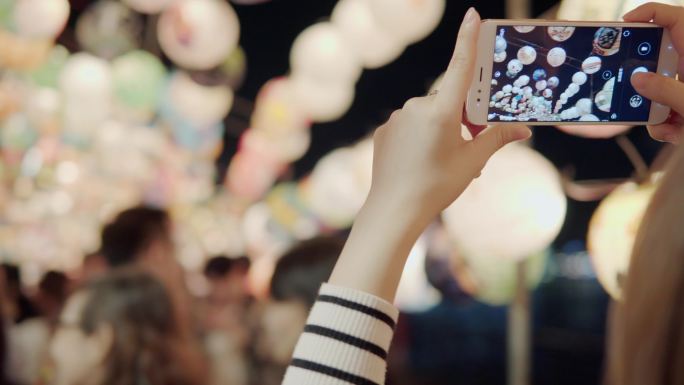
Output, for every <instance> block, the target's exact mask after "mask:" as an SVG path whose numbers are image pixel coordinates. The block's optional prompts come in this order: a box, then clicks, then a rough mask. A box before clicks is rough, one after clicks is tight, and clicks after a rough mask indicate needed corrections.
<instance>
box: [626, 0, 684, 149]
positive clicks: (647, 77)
mask: <svg viewBox="0 0 684 385" xmlns="http://www.w3.org/2000/svg"><path fill="white" fill-rule="evenodd" d="M623 18H624V20H625V21H627V22H632V23H633V22H650V21H653V23H655V24H658V25H660V26H662V27H664V28H666V29H667V30H668V31H669V32H670V36H671V37H672V42H673V44H674V48H675V50H677V53H678V54H679V66H678V68H677V73H678V74H679V80H676V79H673V78H668V77H666V76H662V75H659V74H655V73H652V72H644V73H637V74H635V75H634V76H632V85H633V86H634V89H636V90H637V92H639V93H640V94H641V95H643V96H644V97H646V98H647V99H649V100H652V101H654V102H656V103H660V104H664V105H666V106H669V107H670V108H671V109H672V113H671V115H670V119H668V120H667V121H666V122H664V123H662V124H657V125H653V126H648V132H649V133H650V134H651V136H652V137H653V139H656V140H660V141H663V142H670V143H679V141H680V140H681V137H682V129H683V127H684V118H683V116H684V83H682V80H684V79H683V78H684V8H682V7H676V6H672V5H666V4H659V3H648V4H644V5H642V6H640V7H638V8H636V9H634V10H632V11H631V12H628V13H627V14H625V16H624V17H623Z"/></svg>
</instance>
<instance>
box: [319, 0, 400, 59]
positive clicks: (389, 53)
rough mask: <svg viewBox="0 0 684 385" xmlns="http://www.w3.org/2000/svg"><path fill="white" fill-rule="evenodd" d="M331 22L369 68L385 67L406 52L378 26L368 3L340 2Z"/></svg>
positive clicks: (394, 38)
mask: <svg viewBox="0 0 684 385" xmlns="http://www.w3.org/2000/svg"><path fill="white" fill-rule="evenodd" d="M331 21H332V23H333V24H335V26H337V27H338V28H339V30H340V32H341V33H342V35H343V36H344V38H345V39H346V40H347V42H348V43H349V46H350V47H351V49H352V51H353V52H354V54H356V56H357V57H358V58H359V59H361V62H362V63H363V66H364V67H366V68H378V67H382V66H384V65H385V64H388V63H390V62H392V61H394V60H395V59H396V58H397V57H399V55H401V53H402V52H404V48H405V45H404V43H403V42H402V41H401V40H400V39H398V38H397V37H395V36H393V35H392V34H390V33H389V32H387V31H386V30H384V29H381V28H380V27H379V26H378V24H377V21H376V20H375V18H374V15H373V12H372V11H371V9H370V5H369V3H368V2H367V1H365V0H342V1H340V2H338V3H337V5H336V6H335V9H334V10H333V13H332V17H331Z"/></svg>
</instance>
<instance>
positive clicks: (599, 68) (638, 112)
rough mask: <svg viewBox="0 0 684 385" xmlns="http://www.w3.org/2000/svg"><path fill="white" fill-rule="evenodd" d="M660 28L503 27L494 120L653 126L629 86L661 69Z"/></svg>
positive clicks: (494, 71) (495, 79)
mask: <svg viewBox="0 0 684 385" xmlns="http://www.w3.org/2000/svg"><path fill="white" fill-rule="evenodd" d="M662 33H663V31H662V29H661V28H643V27H641V28H640V27H572V26H499V27H498V28H497V35H496V38H495V39H496V40H495V42H494V65H493V67H492V68H493V69H492V84H491V92H490V99H489V111H488V119H487V120H488V121H521V122H526V121H538V122H561V121H585V122H592V121H594V122H596V121H606V122H607V121H647V120H648V116H649V111H650V107H651V104H650V102H649V101H648V100H646V99H645V98H643V97H642V96H641V95H639V94H638V93H637V92H636V91H635V90H634V88H633V87H632V85H631V83H630V77H631V76H632V74H634V73H637V72H646V71H650V72H654V71H656V70H657V66H658V63H657V61H658V55H659V49H660V41H661V38H662Z"/></svg>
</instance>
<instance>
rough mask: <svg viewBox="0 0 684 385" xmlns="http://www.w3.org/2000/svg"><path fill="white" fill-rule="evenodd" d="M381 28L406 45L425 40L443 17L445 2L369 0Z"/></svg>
mask: <svg viewBox="0 0 684 385" xmlns="http://www.w3.org/2000/svg"><path fill="white" fill-rule="evenodd" d="M369 1H370V5H371V10H372V11H373V14H374V15H375V18H376V20H377V21H378V24H379V25H380V27H381V28H383V29H385V30H387V31H388V32H390V33H391V34H392V35H395V36H397V37H399V38H401V39H403V40H404V41H405V42H406V44H411V43H415V42H417V41H420V40H423V39H424V38H426V37H427V36H428V35H429V34H430V33H432V31H433V30H434V29H435V28H437V26H438V25H439V22H440V21H441V20H442V16H443V15H444V9H445V7H446V1H445V0H422V1H415V0H369Z"/></svg>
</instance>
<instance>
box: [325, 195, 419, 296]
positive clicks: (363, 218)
mask: <svg viewBox="0 0 684 385" xmlns="http://www.w3.org/2000/svg"><path fill="white" fill-rule="evenodd" d="M383 198H384V197H382V195H380V197H377V195H376V197H369V199H368V201H367V202H366V204H365V205H364V207H363V208H362V209H361V211H360V212H359V214H358V216H357V218H356V221H355V222H354V226H353V227H352V231H351V233H350V235H349V238H348V240H347V243H346V244H345V246H344V250H343V251H342V254H341V255H340V257H339V259H338V262H337V264H336V265H335V270H334V271H333V273H332V275H331V277H330V280H329V283H330V284H333V285H336V286H340V287H347V288H350V289H355V290H359V291H362V292H366V293H369V294H372V295H375V296H378V297H380V298H382V299H384V300H386V301H388V302H393V301H394V296H395V294H396V291H397V287H398V285H399V280H400V279H401V274H402V272H403V270H404V265H405V263H406V259H407V258H408V254H409V252H410V251H411V248H412V247H413V245H414V243H415V242H416V240H417V239H418V237H419V236H420V234H421V233H422V231H423V230H424V228H425V227H426V226H427V224H428V222H429V221H430V220H431V219H432V218H424V217H422V216H421V215H420V209H419V208H416V207H407V206H406V205H405V204H403V203H402V202H403V200H399V199H392V198H393V197H392V196H391V195H388V197H387V198H386V199H383Z"/></svg>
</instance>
